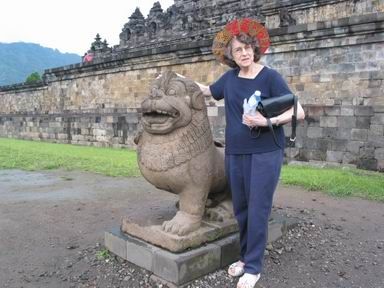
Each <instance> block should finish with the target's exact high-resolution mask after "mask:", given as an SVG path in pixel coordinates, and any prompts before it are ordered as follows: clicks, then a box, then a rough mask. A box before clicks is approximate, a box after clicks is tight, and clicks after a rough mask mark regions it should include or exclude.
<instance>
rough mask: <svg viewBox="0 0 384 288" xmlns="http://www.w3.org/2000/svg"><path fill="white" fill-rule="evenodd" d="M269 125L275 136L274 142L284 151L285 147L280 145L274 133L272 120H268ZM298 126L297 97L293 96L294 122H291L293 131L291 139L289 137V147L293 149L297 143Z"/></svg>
mask: <svg viewBox="0 0 384 288" xmlns="http://www.w3.org/2000/svg"><path fill="white" fill-rule="evenodd" d="M267 123H268V127H269V130H270V131H271V133H272V135H273V140H274V141H275V144H276V145H277V146H278V147H279V148H280V149H283V147H281V146H280V145H279V142H277V139H276V135H275V131H273V125H272V122H271V119H269V118H267ZM296 126H297V96H293V114H292V120H291V128H292V129H291V137H289V143H288V145H287V146H288V147H293V146H294V143H295V141H296Z"/></svg>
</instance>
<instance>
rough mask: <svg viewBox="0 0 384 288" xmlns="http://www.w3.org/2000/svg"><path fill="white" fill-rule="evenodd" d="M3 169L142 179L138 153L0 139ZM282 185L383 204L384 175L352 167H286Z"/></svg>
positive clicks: (0, 167) (0, 157)
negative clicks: (82, 173) (61, 170)
mask: <svg viewBox="0 0 384 288" xmlns="http://www.w3.org/2000/svg"><path fill="white" fill-rule="evenodd" d="M0 169H23V170H50V169H65V170H77V171H89V172H95V173H100V174H104V175H108V176H126V177H135V176H140V171H139V170H138V166H137V160H136V152H135V151H133V150H128V149H112V148H96V147H84V146H76V145H68V144H53V143H46V142H33V141H25V140H15V139H6V138H0ZM281 179H282V183H283V184H285V185H296V186H302V187H304V188H306V189H308V190H316V191H323V192H326V193H328V194H331V195H334V196H338V197H344V196H357V197H361V198H364V199H370V200H376V201H383V202H384V173H379V172H370V171H365V170H358V169H351V168H316V167H309V166H294V165H289V166H284V167H283V171H282V175H281Z"/></svg>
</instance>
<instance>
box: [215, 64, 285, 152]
mask: <svg viewBox="0 0 384 288" xmlns="http://www.w3.org/2000/svg"><path fill="white" fill-rule="evenodd" d="M239 71H240V70H239V69H231V70H229V71H227V72H226V73H224V74H223V75H222V76H221V77H220V78H219V79H218V80H217V81H216V82H215V83H213V84H212V85H211V86H210V87H209V88H210V90H211V93H212V96H213V98H214V99H216V100H220V99H223V98H224V103H225V117H226V129H225V153H226V154H254V153H264V152H270V151H274V150H277V149H280V148H279V147H278V146H277V145H276V143H275V141H274V139H273V135H272V133H271V132H270V131H269V128H268V127H263V128H261V132H260V135H259V136H258V137H256V136H257V135H256V133H251V131H250V128H249V127H248V126H247V125H245V124H243V123H242V117H243V103H244V99H245V98H247V99H249V97H250V96H251V95H252V94H253V93H254V92H255V91H256V90H259V91H260V92H261V99H265V98H269V97H278V96H282V95H285V94H289V93H292V92H291V90H290V89H289V88H288V85H287V83H286V82H285V81H284V79H283V77H282V76H281V75H280V74H279V73H278V72H277V71H275V70H273V69H271V68H268V67H264V68H263V69H262V70H261V71H260V72H259V74H258V75H257V76H256V78H254V79H247V78H241V77H239V76H238V74H239ZM274 131H275V135H276V138H277V141H278V143H279V145H280V146H281V147H284V146H285V136H284V129H283V127H281V126H280V127H275V128H274Z"/></svg>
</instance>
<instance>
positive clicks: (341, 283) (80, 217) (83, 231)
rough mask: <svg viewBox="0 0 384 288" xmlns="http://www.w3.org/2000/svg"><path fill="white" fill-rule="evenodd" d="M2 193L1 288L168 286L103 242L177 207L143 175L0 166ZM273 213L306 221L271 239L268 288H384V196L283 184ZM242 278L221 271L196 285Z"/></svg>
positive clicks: (266, 274) (203, 286)
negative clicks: (151, 212) (382, 199)
mask: <svg viewBox="0 0 384 288" xmlns="http://www.w3.org/2000/svg"><path fill="white" fill-rule="evenodd" d="M0 199H1V200H0V287H1V288H6V287H7V288H21V287H23V288H30V287H34V288H42V287H49V288H61V287H100V288H106V287H163V288H164V287H166V285H165V284H161V283H159V282H155V281H153V279H152V277H151V275H150V273H149V272H148V271H145V270H144V269H141V268H139V267H137V266H135V265H133V264H130V263H128V262H126V261H124V260H122V259H120V258H118V257H114V256H113V255H108V254H107V253H105V252H106V251H105V250H104V247H103V237H104V231H105V230H109V229H110V228H112V227H115V226H118V225H119V223H120V218H121V217H122V216H123V215H127V214H131V213H134V214H135V215H140V214H142V215H143V217H146V212H145V209H147V211H148V207H150V209H168V211H169V213H171V212H172V211H173V210H174V203H175V201H176V198H175V196H174V195H171V194H169V193H166V192H163V191H159V190H157V189H155V188H153V187H152V186H151V185H150V184H148V183H147V182H146V181H145V180H144V179H143V178H122V177H120V178H111V177H105V176H100V175H96V174H91V173H78V172H65V171H51V172H24V171H18V170H0ZM144 208H145V209H144ZM274 210H275V212H277V213H284V214H287V215H288V217H297V218H299V219H300V224H299V225H298V226H297V227H295V228H294V229H293V230H291V231H290V232H289V233H288V234H287V235H285V236H284V237H283V238H282V239H280V240H279V241H277V242H275V243H273V244H272V245H269V246H268V250H267V252H266V257H265V272H264V273H263V275H262V278H261V281H260V287H265V288H272V287H273V288H304V287H305V288H308V287H316V288H333V287H335V288H336V287H340V288H341V287H343V288H355V287H356V288H357V287H361V288H380V287H381V288H384V276H383V275H384V252H383V249H384V225H383V223H384V203H376V202H371V201H365V200H360V199H335V198H332V197H329V196H326V195H324V194H322V193H319V192H308V191H304V190H303V189H300V188H297V187H282V186H280V187H279V188H278V191H277V193H276V197H275V204H274ZM236 281H237V279H233V278H231V277H229V276H227V274H226V272H225V270H219V271H216V272H215V273H211V274H209V275H207V276H205V277H203V278H201V279H198V280H196V281H194V282H192V283H191V284H190V285H189V286H188V287H190V288H197V287H199V288H209V287H236Z"/></svg>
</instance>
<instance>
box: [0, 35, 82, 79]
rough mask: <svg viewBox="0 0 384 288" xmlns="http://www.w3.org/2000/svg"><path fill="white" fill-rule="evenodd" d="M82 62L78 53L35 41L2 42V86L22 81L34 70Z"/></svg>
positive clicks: (0, 50)
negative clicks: (48, 46)
mask: <svg viewBox="0 0 384 288" xmlns="http://www.w3.org/2000/svg"><path fill="white" fill-rule="evenodd" d="M79 62H81V57H80V56H79V55H77V54H71V53H61V52H60V51H59V50H57V49H51V48H46V47H42V46H40V45H39V44H33V43H23V42H17V43H9V44H8V43H0V86H2V85H9V84H16V83H22V82H24V81H25V80H26V78H27V77H28V76H29V75H30V74H31V73H33V72H38V73H39V74H40V75H42V73H43V72H44V69H48V68H54V67H60V66H65V65H69V64H74V63H79Z"/></svg>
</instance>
